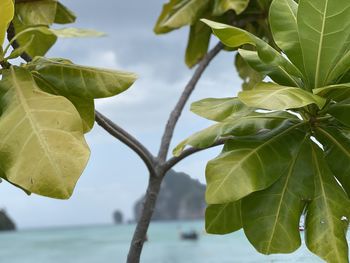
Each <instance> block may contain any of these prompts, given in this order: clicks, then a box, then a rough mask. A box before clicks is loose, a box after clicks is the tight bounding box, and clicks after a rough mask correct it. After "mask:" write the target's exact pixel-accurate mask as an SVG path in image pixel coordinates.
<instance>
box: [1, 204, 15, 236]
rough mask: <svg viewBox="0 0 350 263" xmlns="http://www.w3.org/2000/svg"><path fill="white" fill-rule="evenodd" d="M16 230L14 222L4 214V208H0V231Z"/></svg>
mask: <svg viewBox="0 0 350 263" xmlns="http://www.w3.org/2000/svg"><path fill="white" fill-rule="evenodd" d="M13 230H16V225H15V223H14V222H13V221H12V220H11V218H10V217H9V216H8V215H7V214H6V211H5V210H4V209H2V210H0V231H13Z"/></svg>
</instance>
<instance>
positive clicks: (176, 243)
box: [0, 221, 323, 263]
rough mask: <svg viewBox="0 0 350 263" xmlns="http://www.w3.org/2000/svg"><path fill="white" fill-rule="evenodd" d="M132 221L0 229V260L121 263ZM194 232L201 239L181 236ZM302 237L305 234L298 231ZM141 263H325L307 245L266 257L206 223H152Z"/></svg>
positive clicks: (239, 234) (6, 262)
mask: <svg viewBox="0 0 350 263" xmlns="http://www.w3.org/2000/svg"><path fill="white" fill-rule="evenodd" d="M134 228H135V225H133V224H128V225H105V226H84V227H69V228H51V229H36V230H33V229H32V230H19V231H17V232H4V233H0V262H1V263H123V262H125V261H126V256H127V252H128V247H129V242H130V240H131V236H132V233H133V230H134ZM192 230H195V231H197V232H198V233H199V239H198V240H196V241H193V240H186V241H184V240H180V237H179V236H180V233H181V232H186V231H192ZM302 235H303V234H302ZM141 262H142V263H232V262H233V263H236V262H237V263H253V262H254V263H264V262H266V263H267V262H271V263H272V262H274V263H276V262H298V263H303V262H305V263H306V262H307V263H309V262H310V263H311V262H323V261H322V260H320V259H318V258H317V257H316V256H314V255H312V254H311V253H310V252H309V251H308V250H307V249H306V246H305V244H303V245H302V246H301V248H300V249H298V250H297V251H296V252H295V253H293V254H289V255H270V256H264V255H261V254H259V253H258V252H256V251H255V249H254V248H253V247H252V246H251V245H250V244H249V242H248V240H247V239H246V237H245V236H244V233H243V231H238V232H235V233H233V234H229V235H225V236H216V235H208V234H206V233H205V231H204V222H202V221H195V222H193V221H192V222H182V221H176V222H154V223H152V224H151V227H150V229H149V232H148V242H146V243H145V246H144V250H143V253H142V259H141Z"/></svg>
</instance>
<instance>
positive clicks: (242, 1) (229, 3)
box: [213, 0, 250, 16]
mask: <svg viewBox="0 0 350 263" xmlns="http://www.w3.org/2000/svg"><path fill="white" fill-rule="evenodd" d="M249 2H250V1H249V0H215V2H214V9H213V15H214V16H221V15H223V14H224V13H226V12H227V11H229V10H234V11H235V12H236V14H237V15H240V14H241V13H243V11H244V10H246V8H247V7H248V4H249Z"/></svg>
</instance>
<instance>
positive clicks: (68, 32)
mask: <svg viewBox="0 0 350 263" xmlns="http://www.w3.org/2000/svg"><path fill="white" fill-rule="evenodd" d="M50 30H51V32H52V33H54V34H55V35H56V36H57V37H61V38H72V37H102V36H105V35H106V34H105V33H103V32H98V31H95V30H91V29H81V28H73V27H69V28H60V29H52V28H51V29H50Z"/></svg>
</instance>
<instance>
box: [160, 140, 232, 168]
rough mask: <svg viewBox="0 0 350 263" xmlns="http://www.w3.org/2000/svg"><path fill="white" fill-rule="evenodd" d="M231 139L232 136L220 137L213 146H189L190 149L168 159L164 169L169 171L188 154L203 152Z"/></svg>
mask: <svg viewBox="0 0 350 263" xmlns="http://www.w3.org/2000/svg"><path fill="white" fill-rule="evenodd" d="M229 139H231V137H226V138H222V139H219V140H217V141H216V142H215V143H214V144H212V145H211V146H208V147H205V148H196V147H191V148H188V149H186V150H184V151H183V152H182V153H181V154H180V155H179V156H175V157H172V158H170V159H169V160H168V161H166V162H165V163H164V165H163V169H164V170H165V171H169V170H170V169H171V168H173V167H174V166H175V165H176V164H178V163H179V162H181V161H182V160H183V159H185V158H187V157H188V156H190V155H192V154H195V153H198V152H201V151H204V150H207V149H210V148H214V147H217V146H220V145H223V144H224V143H225V142H226V141H227V140H229Z"/></svg>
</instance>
